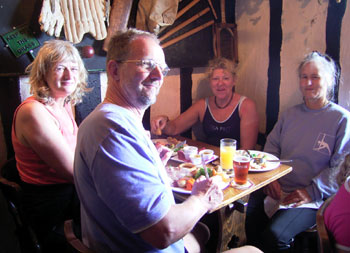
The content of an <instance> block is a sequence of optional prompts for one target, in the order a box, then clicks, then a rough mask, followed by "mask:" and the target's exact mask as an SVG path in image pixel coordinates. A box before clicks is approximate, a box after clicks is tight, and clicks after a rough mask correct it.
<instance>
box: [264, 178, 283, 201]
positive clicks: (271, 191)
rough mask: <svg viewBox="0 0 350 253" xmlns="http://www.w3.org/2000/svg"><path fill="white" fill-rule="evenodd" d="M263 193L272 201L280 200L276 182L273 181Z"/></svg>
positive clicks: (279, 187) (279, 190)
mask: <svg viewBox="0 0 350 253" xmlns="http://www.w3.org/2000/svg"><path fill="white" fill-rule="evenodd" d="M264 193H265V194H267V195H269V196H270V197H271V198H273V199H276V200H280V199H281V185H280V184H279V183H278V181H277V180H275V181H273V182H272V183H270V184H268V185H267V186H266V187H265V188H264Z"/></svg>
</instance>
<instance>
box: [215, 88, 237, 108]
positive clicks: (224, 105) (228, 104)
mask: <svg viewBox="0 0 350 253" xmlns="http://www.w3.org/2000/svg"><path fill="white" fill-rule="evenodd" d="M232 98H233V92H232V93H231V97H230V99H229V101H228V102H227V104H226V105H224V106H219V105H218V103H217V102H216V96H215V97H214V102H215V105H216V107H217V108H219V109H225V108H226V107H227V106H228V105H229V104H230V103H231V101H232Z"/></svg>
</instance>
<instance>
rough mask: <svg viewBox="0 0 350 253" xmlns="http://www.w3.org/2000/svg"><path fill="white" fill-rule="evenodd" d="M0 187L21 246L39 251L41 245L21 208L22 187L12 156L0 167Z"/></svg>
mask: <svg viewBox="0 0 350 253" xmlns="http://www.w3.org/2000/svg"><path fill="white" fill-rule="evenodd" d="M0 189H1V191H2V192H3V194H4V197H5V199H6V201H7V204H8V207H9V211H10V213H11V214H12V216H13V217H14V221H15V223H16V230H17V231H16V232H17V234H18V237H19V241H20V244H21V247H22V248H25V249H27V250H28V249H30V250H31V251H32V252H35V253H41V252H42V245H41V244H40V243H39V240H38V237H37V235H36V233H35V232H34V230H33V228H32V227H31V226H30V225H29V223H28V221H27V219H26V216H25V214H24V212H23V210H22V202H21V200H22V188H21V186H20V179H19V175H18V171H17V168H16V160H15V159H14V158H12V159H9V160H8V161H6V162H5V164H4V165H3V166H1V168H0Z"/></svg>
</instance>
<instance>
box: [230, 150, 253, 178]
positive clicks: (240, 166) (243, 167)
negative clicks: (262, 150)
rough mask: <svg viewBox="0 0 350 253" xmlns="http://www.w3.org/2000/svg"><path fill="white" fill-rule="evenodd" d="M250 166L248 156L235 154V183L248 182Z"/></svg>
mask: <svg viewBox="0 0 350 253" xmlns="http://www.w3.org/2000/svg"><path fill="white" fill-rule="evenodd" d="M249 166H250V158H249V157H246V156H240V155H235V157H234V158H233V169H234V172H235V183H236V184H240V185H242V184H245V183H247V177H248V170H249Z"/></svg>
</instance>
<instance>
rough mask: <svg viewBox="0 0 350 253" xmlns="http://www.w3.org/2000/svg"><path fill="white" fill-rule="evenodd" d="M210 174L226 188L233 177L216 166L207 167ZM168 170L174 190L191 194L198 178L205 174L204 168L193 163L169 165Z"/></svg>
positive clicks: (222, 187) (221, 186)
mask: <svg viewBox="0 0 350 253" xmlns="http://www.w3.org/2000/svg"><path fill="white" fill-rule="evenodd" d="M207 169H208V174H209V176H210V177H211V178H213V179H214V180H215V181H217V183H218V184H219V186H220V188H221V189H222V190H224V189H225V188H226V187H228V186H229V185H230V182H231V178H230V177H229V176H227V175H226V174H225V173H224V172H217V171H216V169H215V168H209V167H208V168H207ZM166 171H167V174H168V178H169V180H170V184H171V188H172V190H173V191H174V192H178V193H184V194H191V191H192V187H193V184H194V182H195V181H196V179H197V178H199V177H200V176H201V175H203V176H204V175H205V171H204V168H201V167H197V166H195V165H194V164H191V163H182V164H180V165H179V166H178V167H173V166H167V167H166Z"/></svg>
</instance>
